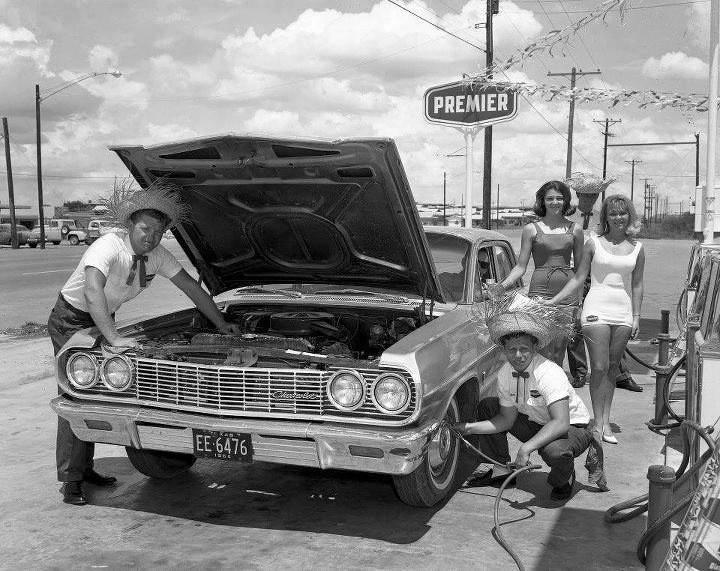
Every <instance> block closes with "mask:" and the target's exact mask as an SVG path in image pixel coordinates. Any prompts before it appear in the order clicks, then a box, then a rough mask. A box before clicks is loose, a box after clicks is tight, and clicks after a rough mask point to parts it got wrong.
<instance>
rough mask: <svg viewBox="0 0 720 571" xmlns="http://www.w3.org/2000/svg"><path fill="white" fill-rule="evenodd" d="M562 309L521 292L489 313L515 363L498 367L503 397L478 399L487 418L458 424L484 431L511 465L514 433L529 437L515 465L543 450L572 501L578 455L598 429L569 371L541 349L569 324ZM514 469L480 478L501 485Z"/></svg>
mask: <svg viewBox="0 0 720 571" xmlns="http://www.w3.org/2000/svg"><path fill="white" fill-rule="evenodd" d="M557 315H558V314H557V313H555V312H553V310H551V311H548V309H547V307H546V306H543V305H542V304H540V303H538V302H535V301H533V300H530V299H528V298H524V297H522V296H519V295H518V296H515V298H514V299H512V300H511V301H509V302H508V301H505V302H502V301H501V302H500V303H498V304H497V305H496V307H495V308H494V309H491V310H490V311H487V312H486V317H485V323H486V324H487V327H488V330H489V333H490V337H491V338H492V340H493V341H494V342H495V343H497V344H498V345H500V347H502V350H503V353H504V354H505V356H506V358H507V361H508V362H507V363H505V364H504V365H503V366H502V367H501V368H500V370H499V371H498V377H497V396H496V397H488V398H485V399H483V400H482V401H481V402H480V404H479V405H478V418H479V419H480V420H479V421H478V422H469V423H458V424H457V425H455V428H457V429H458V431H459V432H460V433H462V434H479V435H481V437H480V449H481V450H482V452H483V453H485V454H487V455H488V456H489V457H491V458H493V459H494V460H497V461H498V462H501V463H504V464H509V463H510V452H509V448H508V441H507V433H508V432H510V434H512V435H513V436H514V437H515V438H517V439H518V440H520V442H522V445H521V446H520V448H519V449H518V452H517V455H516V457H515V461H514V464H515V465H516V466H518V467H521V466H526V465H527V464H528V463H529V458H530V454H532V453H533V452H535V451H538V452H539V453H540V456H541V457H542V459H543V460H544V461H545V462H546V463H547V464H548V466H550V473H549V475H548V478H547V481H548V484H550V486H552V492H551V497H552V498H553V499H555V500H566V499H568V498H569V497H570V496H571V494H572V488H573V484H574V482H575V468H574V459H575V458H576V457H578V456H579V455H580V454H582V453H583V452H584V451H585V450H587V448H588V446H589V445H590V443H591V440H592V435H591V433H590V432H589V431H588V430H587V425H588V422H589V420H590V415H589V413H588V410H587V408H586V407H585V404H583V402H582V400H581V399H580V397H579V396H578V395H577V394H576V393H575V390H574V389H573V387H572V386H571V384H570V383H569V382H568V380H567V376H566V375H565V372H564V371H563V370H562V369H561V368H560V367H559V366H558V365H556V364H555V363H554V362H553V361H550V360H548V359H546V358H545V357H543V356H542V355H540V353H538V349H540V348H542V347H544V346H545V345H547V344H548V343H549V342H550V341H551V340H552V339H553V338H554V336H555V335H557V334H559V331H560V330H561V329H562V328H563V327H566V325H562V326H561V325H560V323H559V321H558V320H557V319H555V318H556V317H557ZM563 319H570V320H571V319H572V317H571V316H567V317H564V318H563ZM506 475H507V474H505V475H499V476H498V475H495V476H494V477H492V476H491V475H490V472H488V473H486V474H484V475H483V477H481V478H479V479H477V480H476V482H474V483H475V485H478V484H479V485H483V484H487V485H494V484H497V483H499V482H501V481H502V480H503V479H504V478H505V476H506Z"/></svg>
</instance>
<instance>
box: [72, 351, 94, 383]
mask: <svg viewBox="0 0 720 571" xmlns="http://www.w3.org/2000/svg"><path fill="white" fill-rule="evenodd" d="M65 372H66V373H67V377H68V380H69V381H70V384H72V385H74V386H76V387H77V388H79V389H88V388H90V387H92V386H93V385H94V384H95V383H97V380H98V362H97V359H96V358H95V356H94V355H88V354H87V353H74V354H73V355H71V356H70V358H69V359H68V361H67V364H66V365H65Z"/></svg>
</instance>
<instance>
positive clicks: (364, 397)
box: [325, 369, 367, 412]
mask: <svg viewBox="0 0 720 571" xmlns="http://www.w3.org/2000/svg"><path fill="white" fill-rule="evenodd" d="M344 375H350V376H351V377H354V378H355V379H356V380H357V381H359V383H360V387H361V396H360V399H359V400H358V402H357V403H355V404H354V405H353V406H345V405H343V404H341V403H339V402H338V401H337V400H336V398H335V396H334V395H333V392H332V386H333V383H334V382H335V381H337V380H338V379H339V378H340V377H342V376H344ZM325 393H326V394H327V397H328V400H329V401H330V403H331V404H332V405H333V406H334V407H335V408H336V409H338V410H340V411H342V412H352V411H354V410H357V409H358V408H360V407H361V406H363V404H365V402H366V400H367V381H366V380H365V377H363V376H362V375H361V374H360V373H358V372H357V371H353V370H351V369H341V370H339V371H336V372H335V373H333V375H332V376H331V377H330V379H329V380H328V382H327V385H326V386H325Z"/></svg>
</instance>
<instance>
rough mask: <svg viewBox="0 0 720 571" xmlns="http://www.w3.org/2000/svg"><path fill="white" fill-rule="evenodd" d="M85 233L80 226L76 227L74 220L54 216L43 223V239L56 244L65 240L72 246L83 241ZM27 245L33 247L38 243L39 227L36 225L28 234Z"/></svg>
mask: <svg viewBox="0 0 720 571" xmlns="http://www.w3.org/2000/svg"><path fill="white" fill-rule="evenodd" d="M86 237H87V234H86V232H85V230H83V229H82V228H78V227H77V224H76V223H75V220H70V219H67V218H54V219H52V220H48V221H47V223H46V224H45V241H46V242H52V243H53V244H55V245H56V246H59V245H60V242H61V241H62V240H67V241H68V242H70V244H72V245H73V246H77V245H78V244H79V243H80V242H84V241H85V238H86ZM27 243H28V246H30V247H31V248H35V247H36V246H37V245H38V244H39V243H40V227H39V226H36V227H35V228H33V229H32V231H31V232H30V236H28V242H27Z"/></svg>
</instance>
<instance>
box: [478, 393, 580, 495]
mask: <svg viewBox="0 0 720 571" xmlns="http://www.w3.org/2000/svg"><path fill="white" fill-rule="evenodd" d="M499 413H500V401H499V400H498V398H497V397H488V398H485V399H483V400H482V401H480V404H479V405H478V420H490V419H491V418H493V417H494V416H497V415H498V414H499ZM542 427H543V425H542V424H538V423H537V422H533V421H532V420H530V419H529V418H528V416H527V415H525V414H522V413H518V415H517V418H516V419H515V423H514V424H513V425H512V428H511V429H510V430H509V431H508V432H510V434H512V435H513V436H514V437H515V438H517V439H518V440H519V441H520V442H527V441H528V440H530V439H531V438H532V437H533V436H535V435H536V434H537V433H538V432H540V429H541V428H542ZM591 440H592V434H591V433H590V431H589V430H588V429H587V427H579V426H573V425H572V424H571V425H570V428H569V430H568V433H567V434H566V435H565V436H564V437H562V438H558V439H557V440H553V441H552V442H550V443H549V444H547V445H545V446H543V447H542V448H540V449H539V450H538V452H539V454H540V457H541V458H542V459H543V460H544V461H545V463H546V464H547V465H548V466H550V473H549V474H548V478H547V482H548V484H550V485H551V486H552V487H553V488H559V487H560V486H562V485H564V484H566V483H567V482H568V481H569V480H570V475H571V474H572V471H573V469H574V468H575V458H577V457H578V456H580V454H582V453H583V452H585V450H587V448H588V446H590V441H591ZM480 450H482V451H483V452H484V453H485V454H487V455H488V456H490V458H493V459H494V460H497V461H498V462H502V463H503V464H507V463H508V462H510V460H511V458H510V450H509V448H508V441H507V432H498V433H496V434H482V435H480Z"/></svg>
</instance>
